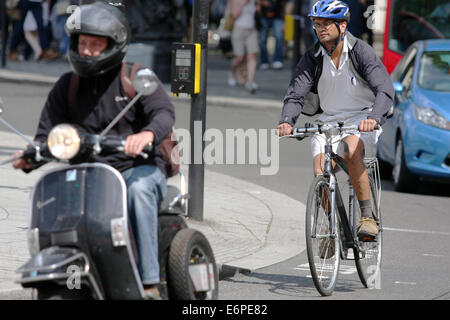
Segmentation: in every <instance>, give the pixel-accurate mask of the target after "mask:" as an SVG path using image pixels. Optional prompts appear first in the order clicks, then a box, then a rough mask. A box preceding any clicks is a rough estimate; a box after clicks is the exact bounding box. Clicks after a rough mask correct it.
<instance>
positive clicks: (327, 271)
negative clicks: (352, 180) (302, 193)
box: [305, 176, 340, 296]
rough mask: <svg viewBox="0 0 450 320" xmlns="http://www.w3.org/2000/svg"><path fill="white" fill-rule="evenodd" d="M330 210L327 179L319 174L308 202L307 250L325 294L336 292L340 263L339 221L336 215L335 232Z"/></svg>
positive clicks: (311, 266) (312, 186)
mask: <svg viewBox="0 0 450 320" xmlns="http://www.w3.org/2000/svg"><path fill="white" fill-rule="evenodd" d="M331 211H332V210H331V191H330V187H329V184H328V180H327V179H326V178H324V177H323V176H317V177H316V178H315V179H314V181H313V183H312V184H311V187H310V190H309V194H308V202H307V205H306V219H305V221H306V250H307V254H308V262H309V268H310V271H311V276H312V279H313V282H314V285H315V287H316V289H317V291H319V293H320V294H321V295H322V296H329V295H331V294H332V293H333V291H334V288H335V286H336V281H337V276H338V271H339V264H340V238H339V223H338V219H336V226H335V232H334V234H332V230H331V229H332V228H331Z"/></svg>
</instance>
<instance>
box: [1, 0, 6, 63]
mask: <svg viewBox="0 0 450 320" xmlns="http://www.w3.org/2000/svg"><path fill="white" fill-rule="evenodd" d="M0 20H1V22H2V25H1V26H0V27H1V28H2V52H1V61H2V67H5V66H6V46H7V43H8V41H7V40H8V22H7V20H8V18H7V16H6V4H5V1H1V2H0Z"/></svg>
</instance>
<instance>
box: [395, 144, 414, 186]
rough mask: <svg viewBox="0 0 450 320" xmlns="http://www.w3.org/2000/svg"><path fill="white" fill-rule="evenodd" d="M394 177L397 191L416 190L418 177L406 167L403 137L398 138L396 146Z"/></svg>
mask: <svg viewBox="0 0 450 320" xmlns="http://www.w3.org/2000/svg"><path fill="white" fill-rule="evenodd" d="M392 176H393V178H394V188H395V191H400V192H414V191H416V187H417V182H418V180H419V179H418V177H417V176H415V175H413V174H412V173H411V172H409V170H408V168H407V167H406V161H405V153H404V148H403V141H402V139H401V138H399V139H398V140H397V146H396V148H395V162H394V168H393V170H392Z"/></svg>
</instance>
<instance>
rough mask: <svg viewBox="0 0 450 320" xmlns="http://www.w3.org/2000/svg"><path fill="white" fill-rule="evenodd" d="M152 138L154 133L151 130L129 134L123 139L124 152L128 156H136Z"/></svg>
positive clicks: (151, 141) (153, 138)
mask: <svg viewBox="0 0 450 320" xmlns="http://www.w3.org/2000/svg"><path fill="white" fill-rule="evenodd" d="M154 140H155V135H154V134H153V132H152V131H142V132H139V133H136V134H132V135H129V136H128V137H127V139H126V140H125V146H124V152H125V153H126V154H127V155H129V156H132V157H137V156H138V155H139V154H140V153H141V152H142V151H143V150H144V148H145V147H146V146H147V145H148V144H149V143H153V141H154Z"/></svg>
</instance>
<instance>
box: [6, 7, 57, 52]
mask: <svg viewBox="0 0 450 320" xmlns="http://www.w3.org/2000/svg"><path fill="white" fill-rule="evenodd" d="M28 11H31V13H32V14H33V16H34V19H35V20H36V24H37V27H38V30H37V31H38V34H39V40H40V42H41V48H42V50H45V49H47V48H48V47H49V42H48V36H47V31H46V29H45V27H44V20H43V18H42V3H40V2H33V1H28V0H21V1H20V14H21V17H20V21H17V22H15V23H14V25H13V32H12V36H11V43H10V46H9V48H10V50H16V49H17V46H18V45H19V43H20V42H21V41H22V40H23V39H24V32H23V22H24V21H25V17H26V15H27V13H28Z"/></svg>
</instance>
